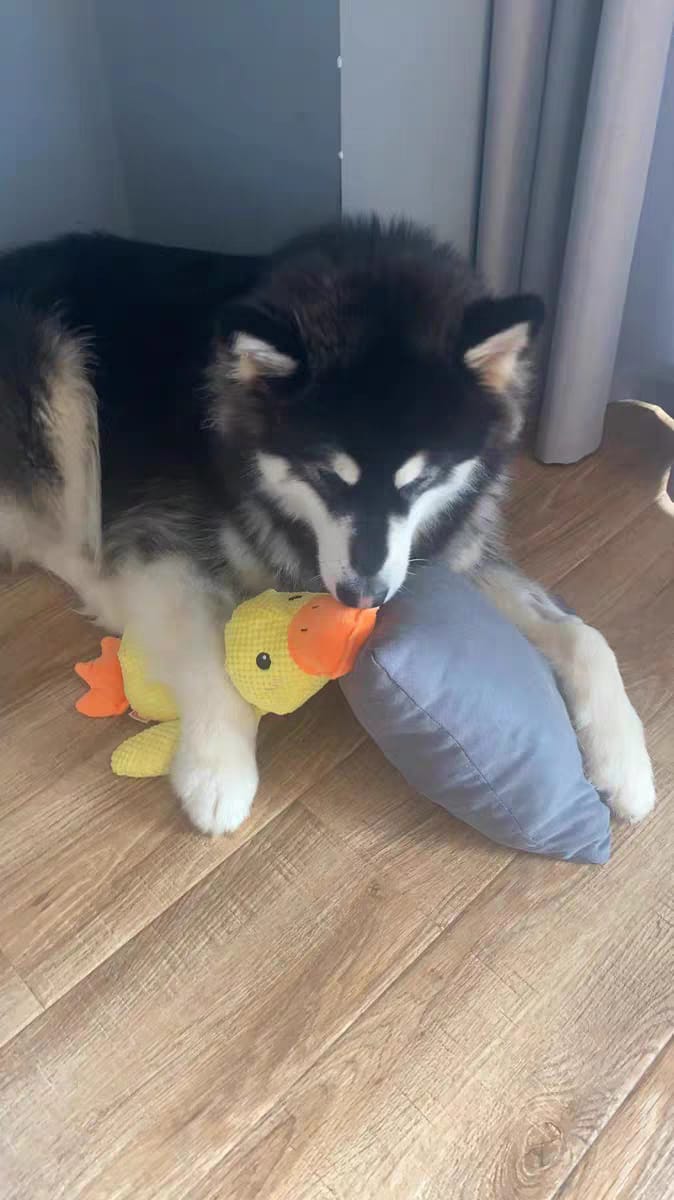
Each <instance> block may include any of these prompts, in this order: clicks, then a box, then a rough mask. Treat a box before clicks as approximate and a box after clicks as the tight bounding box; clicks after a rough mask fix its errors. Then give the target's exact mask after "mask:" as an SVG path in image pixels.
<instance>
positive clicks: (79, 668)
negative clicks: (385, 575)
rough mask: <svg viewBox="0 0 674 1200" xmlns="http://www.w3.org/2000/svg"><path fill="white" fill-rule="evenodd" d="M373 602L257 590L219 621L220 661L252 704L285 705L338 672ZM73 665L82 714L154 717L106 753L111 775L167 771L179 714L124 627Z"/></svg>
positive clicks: (359, 641) (345, 667) (273, 708)
mask: <svg viewBox="0 0 674 1200" xmlns="http://www.w3.org/2000/svg"><path fill="white" fill-rule="evenodd" d="M376 616H377V610H376V609H354V608H346V607H345V606H344V605H343V604H340V603H339V602H338V601H337V600H334V599H333V597H332V596H328V595H325V594H322V593H321V594H315V593H312V592H275V591H271V590H270V591H267V592H263V593H262V594H261V595H260V596H256V597H255V598H254V599H252V600H246V601H244V602H243V604H240V605H239V606H238V607H237V608H236V609H235V610H234V612H233V614H232V617H231V619H230V620H229V621H228V622H227V625H226V626H225V634H224V659H223V669H225V668H226V670H227V673H228V675H229V678H230V679H231V681H232V683H233V684H234V686H235V687H236V688H237V690H238V691H239V692H240V694H241V695H242V696H243V697H244V699H245V700H247V701H248V703H249V704H251V705H252V706H253V708H255V710H256V711H257V714H258V718H259V717H261V716H263V715H264V714H265V713H279V714H283V713H290V712H293V711H294V710H295V709H296V708H299V707H300V705H301V704H304V702H305V701H306V700H308V699H309V698H310V697H311V696H313V695H314V694H315V693H316V692H318V691H320V689H321V688H322V687H323V686H324V685H325V684H326V683H327V682H328V680H329V679H338V678H339V677H340V676H341V675H346V674H347V672H348V671H350V670H351V668H352V667H353V665H354V663H355V661H356V658H357V656H358V652H359V650H360V649H361V647H362V646H363V644H364V643H365V641H366V640H367V638H368V637H369V635H370V633H371V632H372V629H373V627H374V623H375V620H376ZM75 670H76V672H77V674H78V675H79V676H80V678H81V679H83V680H84V681H85V683H87V684H88V685H89V691H88V692H87V693H86V694H85V695H84V696H81V697H80V699H79V700H78V701H77V703H76V708H77V709H78V711H79V712H81V713H84V715H85V716H89V717H107V716H113V715H117V714H119V713H123V712H126V711H127V710H128V709H131V710H132V712H133V715H134V716H135V717H136V718H137V719H138V720H141V721H154V722H158V723H157V724H154V725H152V727H151V728H149V729H145V730H143V732H142V733H138V734H136V735H135V736H134V737H130V738H127V739H126V741H124V742H122V744H121V745H120V746H118V747H117V749H116V750H115V751H114V753H113V755H112V761H111V765H112V769H113V771H114V773H115V774H116V775H129V776H133V777H134V778H137V779H139V778H143V777H147V776H152V775H167V774H168V771H169V768H170V766H171V760H172V758H173V755H174V753H175V751H176V748H177V745H178V739H179V736H180V718H179V714H178V710H177V707H176V703H175V700H174V699H173V696H172V694H171V692H170V691H169V689H168V688H166V687H165V686H164V685H163V684H161V683H156V682H154V681H153V680H152V679H151V678H150V677H149V675H148V672H147V667H146V662H145V658H144V655H143V652H142V649H141V648H140V647H139V646H137V645H136V644H135V643H134V641H133V637H132V634H130V633H129V632H128V631H125V633H124V635H123V637H122V638H121V639H119V638H111V637H106V638H103V640H102V642H101V654H100V656H99V658H97V659H95V660H94V661H93V662H88V663H77V664H76V666H75Z"/></svg>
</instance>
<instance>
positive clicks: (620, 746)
mask: <svg viewBox="0 0 674 1200" xmlns="http://www.w3.org/2000/svg"><path fill="white" fill-rule="evenodd" d="M619 699H620V702H619V704H618V705H617V706H616V707H615V708H614V711H613V712H612V713H610V714H606V715H605V717H604V718H603V719H602V721H601V722H597V723H595V724H594V725H593V726H591V727H590V728H588V729H586V730H584V731H583V734H584V736H581V741H582V745H583V754H584V757H585V763H586V767H587V773H588V775H589V777H590V779H591V780H592V783H593V784H594V786H595V787H596V788H597V790H598V791H600V792H601V793H602V794H603V795H604V797H605V799H606V803H607V804H608V806H609V808H610V809H611V811H612V812H614V813H615V815H616V816H617V817H622V819H623V820H625V821H631V822H632V823H635V822H636V821H641V820H643V818H644V817H646V816H648V814H649V812H651V810H652V808H653V806H654V804H655V785H654V783H653V768H652V766H651V760H650V757H649V754H648V750H647V749H646V741H645V738H644V730H643V726H642V724H641V721H640V720H639V717H638V716H637V714H636V712H635V711H634V709H633V708H632V705H631V704H630V702H629V700H628V699H627V697H626V696H622V697H620V698H619Z"/></svg>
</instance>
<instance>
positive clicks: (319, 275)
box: [212, 223, 542, 607]
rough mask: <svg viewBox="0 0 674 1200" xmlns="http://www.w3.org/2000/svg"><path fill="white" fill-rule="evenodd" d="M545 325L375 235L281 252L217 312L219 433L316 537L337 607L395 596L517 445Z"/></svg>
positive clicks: (458, 270)
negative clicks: (220, 315) (528, 373)
mask: <svg viewBox="0 0 674 1200" xmlns="http://www.w3.org/2000/svg"><path fill="white" fill-rule="evenodd" d="M541 319H542V305H541V302H540V301H539V300H538V299H537V298H536V297H533V296H513V297H510V298H508V299H502V300H493V299H490V298H488V297H485V296H484V295H481V293H480V290H479V288H478V287H477V284H476V283H475V280H474V279H473V277H472V275H471V273H470V271H469V269H468V267H467V266H466V265H465V264H464V263H463V262H462V261H461V260H460V259H459V258H458V257H457V256H456V255H455V254H454V253H453V252H452V251H451V250H448V249H447V248H442V247H437V246H436V245H434V244H433V242H432V241H431V239H429V238H428V237H427V236H426V235H424V234H419V233H418V232H417V231H414V230H412V231H410V230H409V228H407V227H400V226H394V227H389V228H386V229H383V228H382V227H381V226H379V225H378V224H376V223H374V224H368V225H367V226H363V225H357V226H354V225H352V224H351V223H346V224H344V225H343V226H341V227H339V228H338V229H337V230H332V231H329V233H327V234H326V233H324V234H322V235H321V234H319V235H317V237H316V239H315V241H310V240H306V241H304V242H303V243H301V244H299V245H297V246H294V247H291V248H290V249H289V250H288V252H287V253H285V254H284V255H282V256H281V257H280V258H279V259H278V260H277V261H275V262H273V264H272V266H271V269H270V272H269V275H268V277H267V279H266V280H265V281H263V283H262V284H261V285H260V287H259V288H258V289H257V290H256V292H255V293H254V294H253V295H252V296H251V297H250V298H249V299H248V301H247V302H245V303H244V304H242V305H240V306H237V308H236V309H233V310H230V311H229V312H228V313H227V314H226V316H225V319H224V326H223V329H222V335H221V341H220V348H219V352H218V355H217V360H216V366H215V368H214V371H213V378H212V390H213V393H214V424H215V425H216V427H218V428H220V430H221V432H222V433H223V434H224V436H225V437H226V438H230V439H232V440H234V441H235V442H236V443H237V444H238V445H240V446H245V447H246V448H247V450H246V452H247V453H248V455H249V461H250V463H251V469H253V470H254V471H255V472H256V473H257V476H258V479H257V485H258V486H259V487H261V488H262V489H263V491H264V492H265V493H266V494H267V496H268V498H269V499H270V500H271V501H272V502H273V503H274V504H275V505H276V506H277V507H278V508H279V509H281V510H282V511H283V512H284V513H285V514H286V515H287V516H288V517H290V518H291V519H293V520H296V521H299V522H302V523H303V524H304V525H305V526H307V527H308V528H309V529H310V530H311V531H313V534H314V536H315V539H316V545H317V555H318V562H319V566H320V572H321V577H322V580H323V583H324V585H325V587H326V588H327V589H328V590H329V591H330V592H332V593H333V595H335V596H337V597H338V599H340V600H342V601H344V602H345V603H347V604H351V605H353V606H356V607H366V606H370V605H376V604H381V603H383V602H384V601H386V600H388V599H390V598H391V596H393V595H394V594H395V593H396V592H397V590H398V588H399V587H400V586H401V584H402V583H403V581H404V579H405V576H406V575H407V572H408V569H409V565H410V559H411V557H412V556H413V554H414V547H415V542H417V541H418V539H419V538H420V536H421V535H422V534H424V533H425V532H427V531H428V529H429V528H430V527H432V526H433V524H434V523H436V524H437V523H438V522H442V521H447V519H448V517H449V516H451V514H452V512H454V513H457V512H459V511H460V510H466V511H467V510H468V508H469V505H468V504H467V503H466V501H467V499H468V498H469V497H470V495H471V493H473V494H474V493H476V492H477V490H478V489H479V488H480V486H481V485H482V486H483V485H484V472H485V471H488V470H489V469H490V467H489V463H490V461H491V462H492V464H493V462H494V461H495V459H496V458H499V456H502V454H503V452H504V451H505V450H506V449H507V448H508V447H509V446H510V445H511V444H512V443H513V442H514V440H515V438H516V436H517V433H518V432H519V429H520V426H521V423H522V412H523V395H524V392H525V387H524V373H525V371H524V369H525V367H526V362H527V349H528V346H529V341H530V338H531V335H532V333H533V332H534V331H535V329H536V328H537V326H538V325H539V324H540V321H541Z"/></svg>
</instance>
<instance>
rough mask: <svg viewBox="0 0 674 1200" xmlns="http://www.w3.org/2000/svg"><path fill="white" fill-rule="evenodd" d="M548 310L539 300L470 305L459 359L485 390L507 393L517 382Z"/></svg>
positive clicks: (515, 299) (521, 298)
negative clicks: (520, 369) (524, 358)
mask: <svg viewBox="0 0 674 1200" xmlns="http://www.w3.org/2000/svg"><path fill="white" fill-rule="evenodd" d="M544 316H545V308H544V305H543V301H542V300H541V299H540V298H539V297H538V296H532V295H526V294H524V295H517V296H506V297H505V298H504V299H501V300H492V299H489V298H486V299H483V300H477V301H476V302H475V303H474V304H470V305H469V306H468V307H467V308H466V311H465V313H464V316H463V323H462V326H461V334H460V336H459V355H460V358H461V360H462V361H463V363H464V364H465V366H467V367H468V368H469V370H471V371H473V372H474V373H475V374H476V375H477V377H478V379H479V381H480V383H481V384H482V386H483V387H485V388H488V389H489V391H492V392H498V393H504V392H507V391H508V389H509V388H510V387H511V386H512V384H513V383H514V382H516V379H517V372H518V367H519V364H520V360H521V355H522V352H523V351H525V350H526V349H527V348H528V346H529V344H530V342H531V340H532V338H533V337H534V336H535V335H536V333H537V332H538V330H539V329H540V327H541V325H542V323H543V318H544Z"/></svg>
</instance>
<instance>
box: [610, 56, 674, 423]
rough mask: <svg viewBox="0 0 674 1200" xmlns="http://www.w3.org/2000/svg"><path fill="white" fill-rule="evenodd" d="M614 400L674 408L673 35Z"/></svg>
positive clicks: (617, 369)
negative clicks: (634, 401)
mask: <svg viewBox="0 0 674 1200" xmlns="http://www.w3.org/2000/svg"><path fill="white" fill-rule="evenodd" d="M613 395H614V398H615V399H618V400H624V399H634V400H646V401H648V402H650V403H654V404H661V405H662V407H663V408H667V409H668V411H669V412H671V413H674V38H673V39H672V42H671V45H670V51H669V60H668V63H667V75H666V78H665V84H664V88H663V93H662V101H661V106H660V115H659V117H658V126H657V130H656V135H655V144H654V146H653V155H652V158H651V166H650V171H649V174H648V184H647V186H646V196H645V199H644V206H643V209H642V212H641V220H640V222H639V233H638V235H637V243H636V247H635V252H634V259H633V262H632V271H631V274H630V282H629V288H628V292H627V300H626V302H625V311H624V313H623V323H622V330H621V334H620V346H619V351H618V360H617V365H616V373H615V379H614V386H613Z"/></svg>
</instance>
